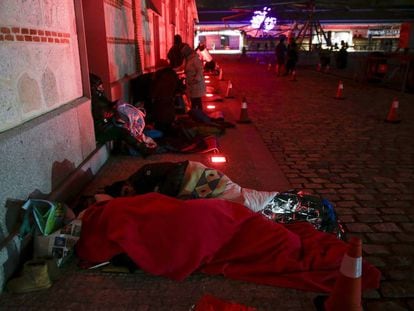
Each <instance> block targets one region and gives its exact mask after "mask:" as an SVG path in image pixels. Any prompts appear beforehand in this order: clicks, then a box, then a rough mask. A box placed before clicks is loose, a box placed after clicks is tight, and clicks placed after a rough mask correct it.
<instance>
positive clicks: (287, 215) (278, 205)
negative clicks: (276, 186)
mask: <svg viewBox="0 0 414 311" xmlns="http://www.w3.org/2000/svg"><path fill="white" fill-rule="evenodd" d="M262 214H263V215H264V216H265V217H267V218H269V219H272V220H274V221H276V222H279V223H285V224H289V223H294V222H299V221H306V222H308V223H310V224H312V225H313V226H314V227H315V229H317V230H319V231H323V232H328V233H332V234H335V235H336V236H337V238H338V239H344V238H345V232H344V229H343V226H342V225H341V223H340V222H339V220H338V217H337V215H336V212H335V210H334V207H333V205H332V203H331V202H329V201H328V200H327V199H324V198H319V197H317V196H313V195H309V194H305V193H303V192H301V191H299V192H295V191H288V192H281V193H278V194H277V195H276V196H275V197H274V198H273V199H272V200H271V201H270V202H269V203H268V204H267V205H266V206H265V208H264V209H263V210H262Z"/></svg>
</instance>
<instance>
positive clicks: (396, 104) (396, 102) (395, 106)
mask: <svg viewBox="0 0 414 311" xmlns="http://www.w3.org/2000/svg"><path fill="white" fill-rule="evenodd" d="M398 105H399V103H398V101H396V100H394V101H393V102H392V108H395V109H397V108H398Z"/></svg>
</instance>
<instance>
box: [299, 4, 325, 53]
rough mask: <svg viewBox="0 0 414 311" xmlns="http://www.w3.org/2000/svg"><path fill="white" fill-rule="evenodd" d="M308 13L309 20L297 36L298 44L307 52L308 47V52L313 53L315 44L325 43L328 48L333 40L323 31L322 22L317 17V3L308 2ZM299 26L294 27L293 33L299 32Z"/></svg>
mask: <svg viewBox="0 0 414 311" xmlns="http://www.w3.org/2000/svg"><path fill="white" fill-rule="evenodd" d="M306 5H307V9H306V10H307V11H308V18H307V20H306V21H305V22H304V24H303V26H302V27H301V28H300V29H299V30H298V34H297V35H296V36H295V38H296V43H297V44H298V45H299V47H300V48H301V49H303V50H306V48H305V46H306V44H307V45H308V49H307V50H308V51H312V47H313V44H314V42H317V44H318V45H321V44H322V43H325V44H326V45H327V46H331V45H332V44H331V38H330V36H328V35H327V34H326V33H325V31H324V30H323V28H322V26H321V23H320V21H319V20H318V19H317V18H316V17H315V1H308V3H307V4H306ZM297 27H298V26H297V24H295V25H294V28H293V29H292V31H293V32H294V33H295V32H296V31H297V29H296V28H297Z"/></svg>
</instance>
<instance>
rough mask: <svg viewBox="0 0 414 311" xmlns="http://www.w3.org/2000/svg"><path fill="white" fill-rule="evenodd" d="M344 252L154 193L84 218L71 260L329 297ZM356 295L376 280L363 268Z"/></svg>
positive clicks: (290, 230) (216, 204)
mask: <svg viewBox="0 0 414 311" xmlns="http://www.w3.org/2000/svg"><path fill="white" fill-rule="evenodd" d="M346 249H347V244H346V243H344V242H343V241H340V240H338V239H337V238H336V237H335V236H333V235H330V234H326V233H323V232H319V231H317V230H315V229H314V228H313V227H312V226H311V225H309V224H307V223H298V224H294V225H289V226H285V225H281V224H277V223H275V222H272V221H270V220H268V219H266V218H264V217H263V216H262V215H260V214H257V213H253V212H252V211H250V210H248V209H247V208H246V207H244V206H242V205H239V204H237V203H232V202H229V201H224V200H219V199H197V200H188V201H182V200H178V199H175V198H171V197H166V196H163V195H161V194H157V193H150V194H145V195H141V196H136V197H131V198H117V199H113V200H110V201H107V202H102V203H98V204H96V205H94V206H92V207H90V208H88V210H87V211H86V213H85V215H84V217H83V219H82V233H81V237H80V239H79V241H78V243H77V254H78V256H79V257H80V259H82V260H86V261H88V262H90V263H98V262H103V261H107V260H109V259H111V258H112V257H113V256H114V255H116V254H119V253H127V254H128V255H129V257H130V258H131V259H132V260H133V261H134V262H135V263H136V264H137V265H138V266H139V267H140V268H141V269H143V270H144V271H146V272H148V273H151V274H154V275H162V276H165V277H169V278H172V279H176V280H182V279H184V278H186V277H187V276H189V275H190V274H191V273H192V272H194V271H196V270H201V271H203V272H205V273H208V274H222V275H224V276H226V277H229V278H233V279H239V280H246V281H251V282H256V283H260V284H268V285H275V286H281V287H292V288H297V289H302V290H309V291H314V292H330V291H331V290H332V288H333V285H334V282H335V279H336V277H337V274H338V270H339V266H340V263H341V261H342V258H343V256H344V254H345V252H346ZM362 269H363V270H362V271H363V276H362V277H363V279H362V287H363V288H364V289H365V288H378V287H379V279H380V272H379V271H378V270H377V269H376V268H375V267H373V266H372V265H370V264H368V263H367V262H365V261H364V263H363V267H362Z"/></svg>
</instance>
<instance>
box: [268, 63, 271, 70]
mask: <svg viewBox="0 0 414 311" xmlns="http://www.w3.org/2000/svg"><path fill="white" fill-rule="evenodd" d="M271 69H272V64H271V63H269V64H268V65H267V71H270V70H271Z"/></svg>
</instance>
